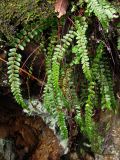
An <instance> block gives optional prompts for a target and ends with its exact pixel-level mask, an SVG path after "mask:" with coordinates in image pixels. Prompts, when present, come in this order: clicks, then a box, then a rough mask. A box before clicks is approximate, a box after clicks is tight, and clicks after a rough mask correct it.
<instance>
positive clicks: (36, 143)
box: [0, 98, 63, 160]
mask: <svg viewBox="0 0 120 160" xmlns="http://www.w3.org/2000/svg"><path fill="white" fill-rule="evenodd" d="M5 103H6V101H5V99H4V98H3V99H1V107H0V114H1V117H0V138H1V139H6V138H7V139H8V141H9V137H10V138H11V139H12V140H13V142H14V148H15V155H16V159H17V160H24V159H25V160H48V159H51V160H59V159H60V156H61V155H62V154H63V149H62V147H61V146H60V144H59V140H58V139H57V137H56V136H55V135H54V133H53V131H52V130H51V129H49V127H48V126H47V125H46V124H45V123H44V121H43V120H42V118H40V117H36V116H34V117H30V116H27V115H26V114H24V113H23V112H22V110H21V109H20V108H19V107H18V106H16V105H14V104H13V103H11V101H9V100H8V99H7V104H9V106H7V105H6V104H5ZM18 108H19V109H18ZM6 144H7V143H6ZM8 146H9V147H7V152H5V151H3V150H2V149H1V151H0V152H2V153H1V154H2V156H3V159H2V160H4V159H5V160H9V158H6V156H7V155H9V154H8V152H10V154H12V147H13V145H12V142H10V143H9V145H8ZM10 146H11V147H10ZM0 147H1V146H0ZM4 153H5V154H4ZM9 157H10V156H9ZM10 160H14V159H10Z"/></svg>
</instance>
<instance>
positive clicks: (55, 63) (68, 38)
mask: <svg viewBox="0 0 120 160" xmlns="http://www.w3.org/2000/svg"><path fill="white" fill-rule="evenodd" d="M74 36H75V33H74V31H72V30H70V31H69V33H68V34H66V35H65V36H64V37H63V38H62V39H61V41H62V42H63V44H62V45H56V47H55V51H54V55H53V58H52V76H53V85H54V88H55V89H57V87H58V86H59V84H58V81H59V70H60V62H61V60H62V59H63V57H64V55H65V52H66V51H67V49H68V47H69V46H70V45H71V42H72V40H73V38H74Z"/></svg>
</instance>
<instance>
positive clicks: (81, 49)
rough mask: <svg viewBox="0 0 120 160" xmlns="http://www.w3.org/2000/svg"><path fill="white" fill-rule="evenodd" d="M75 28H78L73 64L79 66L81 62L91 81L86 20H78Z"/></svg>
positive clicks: (86, 75) (87, 77)
mask: <svg viewBox="0 0 120 160" xmlns="http://www.w3.org/2000/svg"><path fill="white" fill-rule="evenodd" d="M75 26H76V40H77V45H76V46H75V47H76V48H75V49H76V50H75V53H76V57H75V60H74V61H73V62H72V63H73V64H79V63H80V61H81V64H82V69H83V73H84V74H85V77H86V79H88V80H90V79H91V72H90V64H89V57H88V51H87V38H86V30H87V23H86V22H85V18H84V17H83V18H81V19H80V20H76V25H75Z"/></svg>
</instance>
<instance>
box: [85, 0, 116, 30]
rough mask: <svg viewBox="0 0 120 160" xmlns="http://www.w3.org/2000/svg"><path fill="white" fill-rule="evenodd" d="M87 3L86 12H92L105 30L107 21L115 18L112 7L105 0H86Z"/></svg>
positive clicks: (107, 24) (114, 11)
mask: <svg viewBox="0 0 120 160" xmlns="http://www.w3.org/2000/svg"><path fill="white" fill-rule="evenodd" d="M87 3H88V5H87V10H88V12H89V13H91V12H93V13H94V14H95V16H96V17H97V18H98V19H99V21H100V22H101V24H102V26H103V28H104V29H105V30H107V29H108V26H109V21H110V20H112V19H113V18H117V16H116V10H115V9H114V7H112V6H111V5H110V3H109V2H108V1H107V0H87Z"/></svg>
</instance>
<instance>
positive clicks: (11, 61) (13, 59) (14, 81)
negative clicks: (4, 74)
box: [8, 29, 39, 108]
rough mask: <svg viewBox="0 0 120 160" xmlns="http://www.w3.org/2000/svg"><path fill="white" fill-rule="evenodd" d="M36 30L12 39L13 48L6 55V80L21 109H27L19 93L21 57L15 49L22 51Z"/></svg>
mask: <svg viewBox="0 0 120 160" xmlns="http://www.w3.org/2000/svg"><path fill="white" fill-rule="evenodd" d="M38 31H39V30H38V29H37V30H35V29H34V30H32V31H31V32H30V31H29V32H26V31H25V30H24V29H23V30H21V32H20V33H19V34H18V35H17V38H15V39H14V43H13V45H14V47H15V48H12V49H10V50H9V53H8V56H9V58H8V75H9V76H8V79H9V83H10V86H11V91H12V93H13V96H14V98H15V100H16V101H17V102H18V104H20V105H21V106H22V107H23V108H27V106H26V104H25V102H24V100H23V97H22V94H21V91H20V78H19V69H20V63H21V55H20V54H18V53H17V49H20V50H24V48H25V46H26V44H27V42H30V39H33V37H34V36H35V35H37V34H38Z"/></svg>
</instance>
